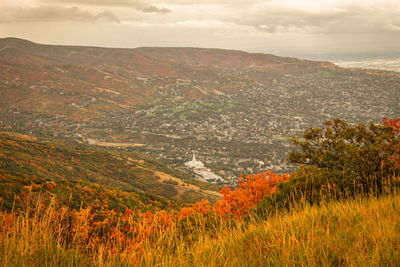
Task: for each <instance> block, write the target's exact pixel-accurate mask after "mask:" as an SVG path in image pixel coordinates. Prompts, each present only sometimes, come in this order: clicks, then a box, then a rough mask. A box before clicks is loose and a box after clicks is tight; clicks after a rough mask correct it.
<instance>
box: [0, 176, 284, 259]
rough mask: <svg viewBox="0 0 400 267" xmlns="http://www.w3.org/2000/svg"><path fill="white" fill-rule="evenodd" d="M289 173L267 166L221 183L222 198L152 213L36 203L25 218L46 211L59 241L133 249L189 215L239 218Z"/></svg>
mask: <svg viewBox="0 0 400 267" xmlns="http://www.w3.org/2000/svg"><path fill="white" fill-rule="evenodd" d="M288 179H289V175H287V174H284V175H278V174H276V173H271V172H270V171H267V172H265V173H259V174H256V175H248V176H246V177H245V178H242V177H241V178H240V179H239V181H238V186H237V187H235V188H234V189H231V188H229V187H224V188H223V189H222V190H221V193H222V194H223V198H222V199H221V200H219V201H217V202H216V203H215V204H214V205H212V204H211V203H210V202H209V201H208V200H202V201H199V202H197V203H194V204H188V205H187V206H185V207H181V208H180V209H170V210H158V211H155V212H151V211H149V210H148V211H141V210H131V209H126V211H125V213H120V214H117V213H116V212H115V211H113V210H107V209H98V210H93V209H91V208H90V207H89V208H85V209H80V210H79V211H75V210H70V209H68V208H66V207H59V208H56V209H51V210H52V212H48V209H46V208H45V206H44V205H40V206H38V208H36V214H29V210H28V213H27V214H28V215H29V217H30V218H31V220H35V219H37V218H38V217H43V216H44V217H45V216H48V218H47V219H46V220H47V221H49V224H50V225H51V227H54V228H58V229H63V233H62V235H63V236H64V237H65V240H64V242H66V243H67V244H70V245H73V246H74V247H78V248H79V249H81V250H83V251H92V250H95V249H96V248H98V246H100V245H101V246H104V247H105V248H106V249H108V250H110V251H113V250H116V248H117V247H120V246H122V247H124V248H128V249H130V250H132V251H133V252H139V251H140V250H141V249H142V245H143V244H144V243H146V242H149V240H152V238H154V236H157V235H160V234H163V233H165V232H167V231H168V230H169V229H170V228H171V226H172V225H174V224H176V223H179V222H180V221H182V220H184V219H187V218H190V217H197V216H201V217H207V216H208V217H213V218H214V219H216V220H218V221H220V222H223V221H225V220H229V219H240V218H242V217H243V216H245V215H247V214H249V213H250V212H251V210H252V209H253V208H254V207H255V206H256V205H257V203H258V202H259V201H260V200H261V199H263V198H264V197H265V196H269V195H271V194H273V193H275V192H277V184H278V183H281V182H286V181H288ZM16 218H17V217H16V216H12V215H10V214H8V213H1V214H0V222H1V225H0V229H1V231H0V233H2V234H7V232H9V231H10V229H13V227H14V226H15V225H17V219H16Z"/></svg>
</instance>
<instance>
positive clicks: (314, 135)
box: [288, 119, 400, 192]
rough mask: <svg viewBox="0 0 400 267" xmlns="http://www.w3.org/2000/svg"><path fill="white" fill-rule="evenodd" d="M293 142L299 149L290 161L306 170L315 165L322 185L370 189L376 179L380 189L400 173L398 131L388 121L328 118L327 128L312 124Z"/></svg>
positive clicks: (294, 152) (377, 187) (377, 186)
mask: <svg viewBox="0 0 400 267" xmlns="http://www.w3.org/2000/svg"><path fill="white" fill-rule="evenodd" d="M292 141H293V142H294V144H295V145H296V146H297V147H299V148H300V150H297V151H292V152H291V153H290V154H289V157H288V161H289V162H291V163H298V164H301V165H303V166H304V167H303V170H306V172H310V170H311V167H313V169H314V170H315V171H317V172H319V173H320V175H323V176H324V177H320V178H319V180H321V179H322V180H323V181H319V182H320V183H321V184H324V183H332V184H335V185H337V186H338V187H339V188H340V189H342V190H346V191H349V190H350V191H351V190H354V188H355V187H359V188H360V189H362V190H364V191H369V190H370V189H371V181H374V187H375V188H376V189H377V190H378V191H379V192H381V190H382V180H383V179H384V178H385V177H389V176H390V175H393V174H394V173H395V172H397V173H398V172H399V168H398V165H397V164H398V162H396V160H393V159H399V156H398V155H399V147H400V138H399V133H398V132H396V130H395V127H393V126H392V125H390V124H388V123H386V125H379V124H374V123H372V122H370V123H369V124H368V125H365V124H358V125H355V126H352V125H349V124H348V123H347V122H346V121H344V120H341V119H334V120H328V121H326V122H325V127H324V128H312V127H311V128H309V129H308V130H306V131H305V132H304V134H303V136H301V137H292ZM307 168H308V169H307ZM320 175H319V176H320Z"/></svg>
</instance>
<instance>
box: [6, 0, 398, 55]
mask: <svg viewBox="0 0 400 267" xmlns="http://www.w3.org/2000/svg"><path fill="white" fill-rule="evenodd" d="M0 37H18V38H23V39H28V40H31V41H34V42H38V43H46V44H68V45H89V46H103V47H124V48H134V47H142V46H161V47H163V46H176V47H188V46H189V47H212V48H225V49H236V50H244V51H249V52H262V53H272V54H276V55H281V56H296V57H301V58H334V57H337V58H341V57H356V56H383V55H386V56H398V57H400V0H351V1H349V0H320V1H316V0H264V1H261V0H230V1H228V0H203V1H191V0H0Z"/></svg>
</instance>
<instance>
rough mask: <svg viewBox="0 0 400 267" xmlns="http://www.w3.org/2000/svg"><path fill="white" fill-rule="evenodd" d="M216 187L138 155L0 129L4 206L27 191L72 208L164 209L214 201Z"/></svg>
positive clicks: (8, 206)
mask: <svg viewBox="0 0 400 267" xmlns="http://www.w3.org/2000/svg"><path fill="white" fill-rule="evenodd" d="M216 189H217V188H216V187H213V186H212V185H208V184H205V183H202V182H199V181H196V180H195V179H193V178H192V179H191V178H185V176H183V175H182V173H179V172H177V171H174V170H172V169H170V168H168V167H167V166H165V165H163V164H162V163H160V162H158V161H156V160H154V159H151V158H149V157H148V156H145V155H142V154H139V153H123V152H116V151H108V150H105V149H101V148H98V147H95V146H87V145H84V144H79V143H77V142H75V141H70V142H65V141H62V142H61V141H57V140H38V139H37V138H35V137H31V136H27V135H22V134H16V133H4V132H3V133H0V196H1V205H2V206H3V207H4V208H6V209H11V208H12V206H13V205H17V206H19V205H23V203H24V201H26V200H27V199H28V195H29V194H30V193H32V192H37V193H38V192H42V193H45V194H47V195H51V196H54V197H56V198H57V199H58V200H61V201H64V202H65V203H68V201H69V200H70V199H73V201H74V202H73V203H70V204H71V205H72V207H74V208H79V207H80V205H81V204H83V205H84V206H88V205H94V204H96V203H97V204H96V205H100V206H103V207H109V208H112V209H115V210H124V209H125V208H131V209H144V208H148V207H149V206H151V207H153V206H154V207H166V206H167V203H168V200H172V201H174V202H176V201H175V200H177V201H178V202H182V201H185V202H194V201H198V200H200V199H201V198H208V199H210V200H213V199H214V200H216V199H218V198H219V196H220V195H219V193H217V192H216V191H212V190H216ZM14 202H15V203H14Z"/></svg>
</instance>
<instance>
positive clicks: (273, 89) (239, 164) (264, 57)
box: [0, 38, 400, 183]
mask: <svg viewBox="0 0 400 267" xmlns="http://www.w3.org/2000/svg"><path fill="white" fill-rule="evenodd" d="M399 88H400V74H398V73H393V72H385V71H373V70H347V69H343V68H339V67H337V66H335V65H333V64H331V63H328V62H317V61H307V60H299V59H295V58H285V57H277V56H274V55H270V54H254V53H246V52H242V51H232V50H221V49H204V48H156V47H147V48H146V47H143V48H135V49H114V48H99V47H78V46H56V45H42V44H36V43H32V42H30V41H26V40H21V39H16V38H5V39H1V40H0V114H1V115H0V129H2V130H3V131H12V132H20V133H25V134H28V135H35V136H45V137H47V138H50V137H51V138H53V137H60V138H73V139H76V140H78V141H81V142H85V143H95V144H101V143H107V144H110V146H109V147H114V148H116V147H117V146H118V145H117V144H118V143H119V144H137V146H133V145H132V146H127V147H125V148H126V149H127V150H130V151H139V152H141V153H145V154H147V155H150V156H151V157H153V158H156V159H159V160H162V161H163V162H165V163H167V164H168V165H169V166H171V167H173V168H178V169H180V170H181V171H184V172H187V173H190V170H187V169H185V167H184V162H187V161H189V160H190V159H191V158H192V154H193V152H195V153H196V156H197V158H198V159H200V160H201V161H202V162H203V163H204V164H205V166H206V167H208V168H211V169H212V170H213V171H214V172H215V173H216V174H218V175H219V176H221V178H222V179H225V180H226V182H228V183H229V182H230V181H232V179H234V178H236V177H238V176H239V175H240V174H241V173H243V174H247V173H256V172H263V171H265V170H266V169H270V170H273V171H276V172H280V173H281V172H289V171H291V170H293V167H292V166H289V165H287V164H286V163H285V158H286V156H287V153H288V151H290V149H291V146H290V144H289V143H288V142H287V138H288V137H290V136H291V135H293V134H295V135H296V134H299V133H301V132H303V131H304V130H305V129H307V128H308V127H309V126H311V125H317V124H322V123H323V121H325V120H327V119H332V118H335V117H339V118H343V119H346V120H347V121H349V122H350V123H359V122H362V123H365V122H367V121H370V120H372V121H374V122H379V121H381V119H382V118H383V117H399V116H400V106H399V102H400V101H399V95H400V94H399ZM91 140H95V141H94V142H91ZM111 143H116V144H114V145H112V144H111Z"/></svg>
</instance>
